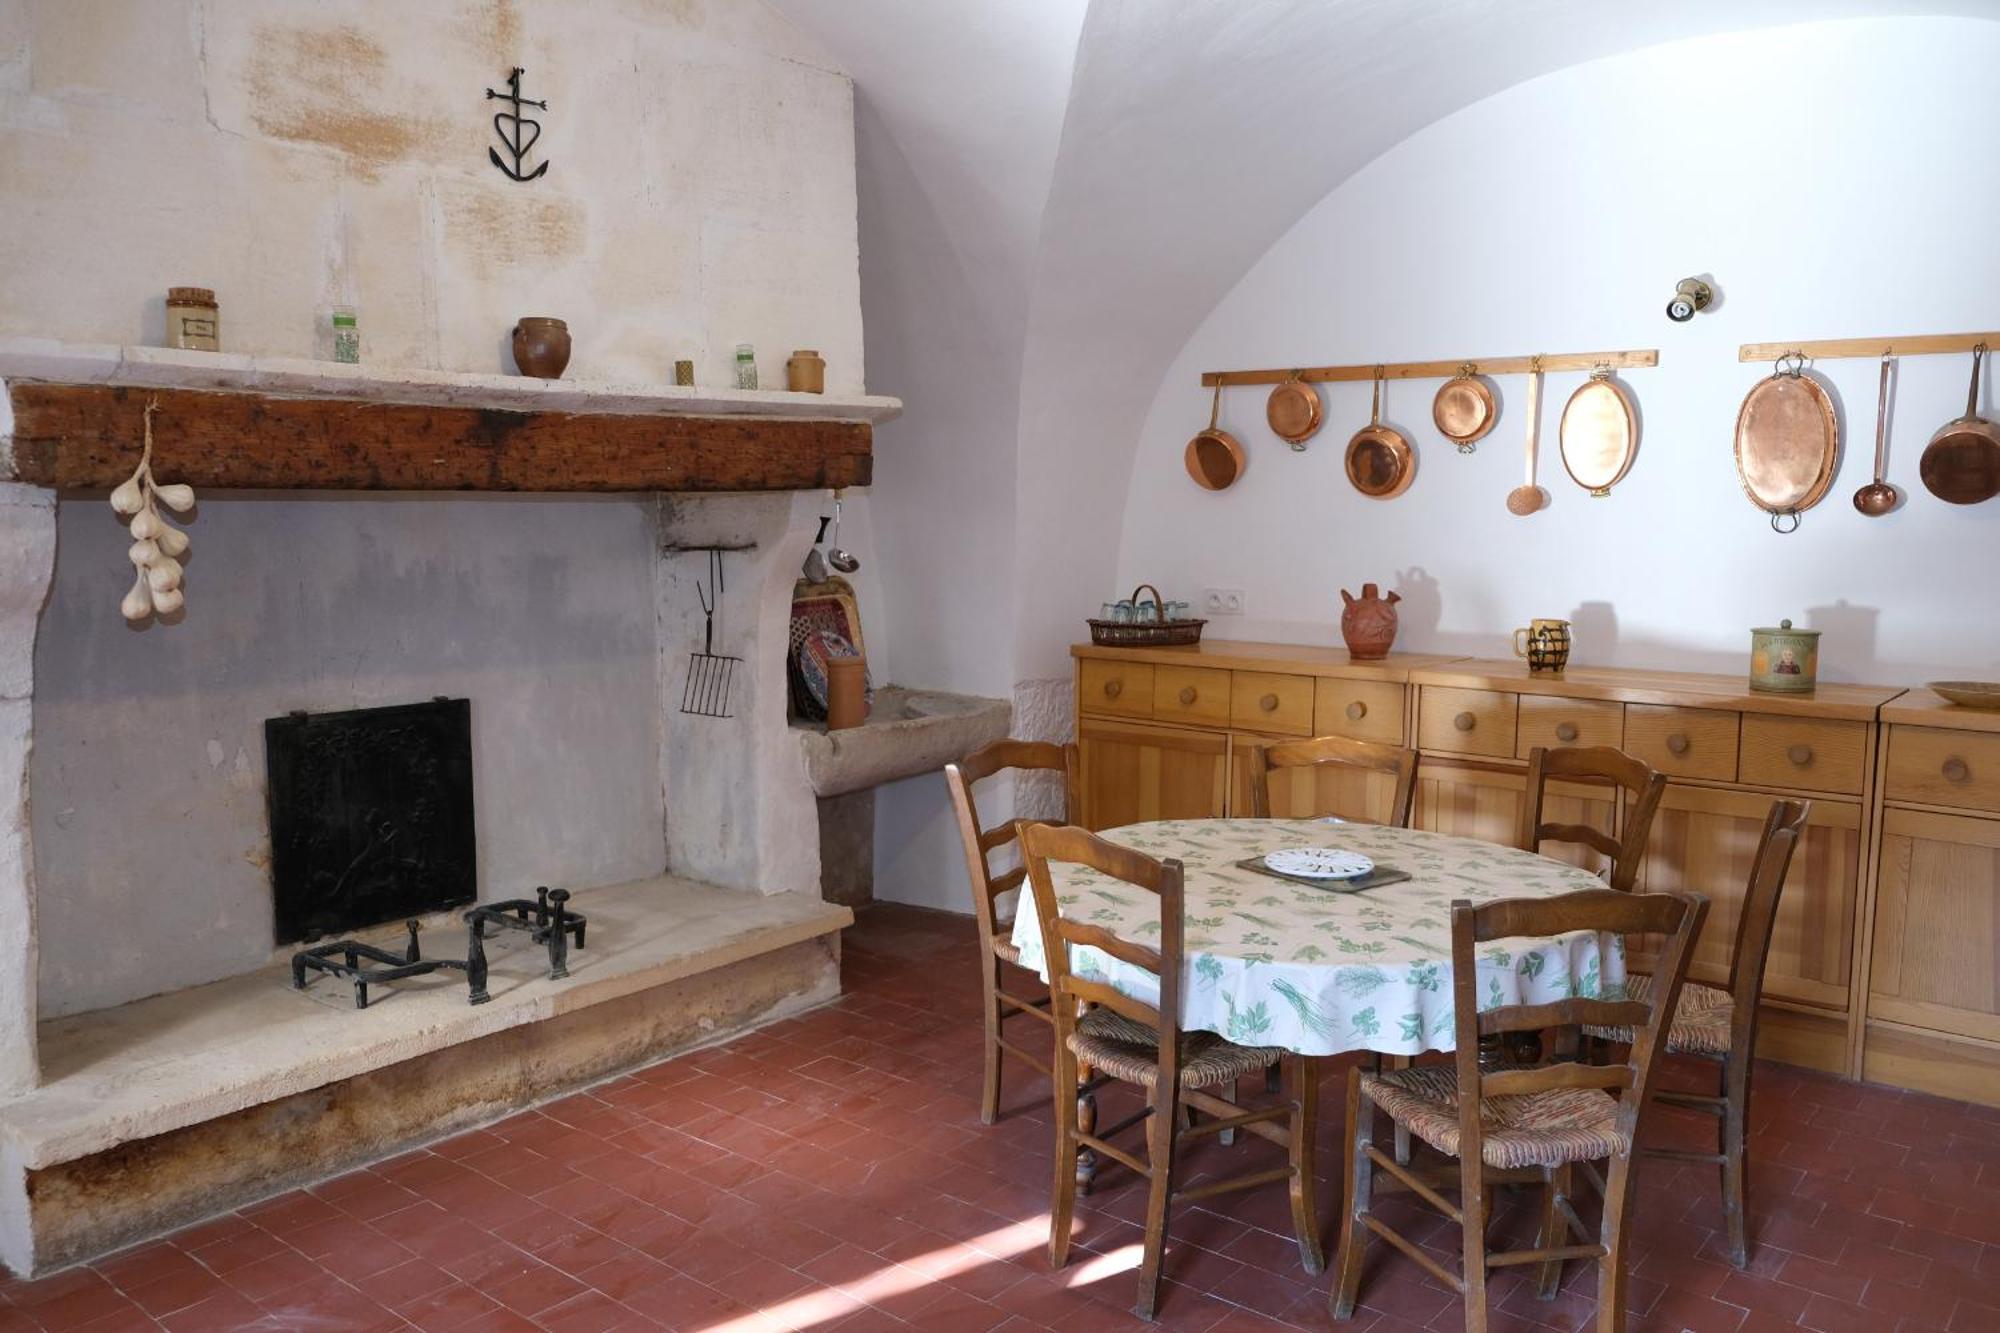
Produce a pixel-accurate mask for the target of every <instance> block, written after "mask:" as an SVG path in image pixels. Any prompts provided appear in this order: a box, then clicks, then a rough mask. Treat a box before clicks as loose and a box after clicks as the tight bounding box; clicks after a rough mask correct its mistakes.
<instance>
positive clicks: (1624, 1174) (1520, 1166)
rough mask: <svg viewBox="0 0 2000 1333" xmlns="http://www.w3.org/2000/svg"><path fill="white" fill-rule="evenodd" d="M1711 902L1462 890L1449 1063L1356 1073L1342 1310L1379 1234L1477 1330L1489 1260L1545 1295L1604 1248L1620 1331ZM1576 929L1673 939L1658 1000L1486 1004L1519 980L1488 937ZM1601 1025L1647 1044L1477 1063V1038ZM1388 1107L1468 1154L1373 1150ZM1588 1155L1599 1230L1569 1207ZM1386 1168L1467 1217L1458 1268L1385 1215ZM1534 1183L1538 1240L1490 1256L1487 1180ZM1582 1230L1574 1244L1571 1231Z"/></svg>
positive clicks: (1448, 1212) (1601, 1294)
mask: <svg viewBox="0 0 2000 1333" xmlns="http://www.w3.org/2000/svg"><path fill="white" fill-rule="evenodd" d="M1707 913H1708V900H1707V899H1705V898H1703V897H1701V896H1700V895H1698V894H1638V893H1623V892H1619V891H1616V890H1613V889H1585V890H1583V891H1582V892H1580V893H1571V894H1564V895H1562V896H1561V897H1556V898H1535V899H1526V898H1513V899H1502V900H1501V901H1499V902H1492V903H1486V904H1484V905H1483V906H1480V907H1474V906H1472V905H1471V904H1470V903H1468V902H1465V901H1462V900H1461V901H1459V902H1455V903H1453V904H1452V907H1451V956H1452V991H1453V1003H1454V1005H1455V1006H1456V1010H1455V1014H1454V1027H1455V1030H1456V1039H1457V1046H1456V1052H1455V1056H1454V1060H1453V1063H1452V1064H1449V1065H1418V1066H1415V1067H1414V1068H1410V1069H1404V1070H1397V1071H1393V1072H1386V1073H1381V1074H1369V1073H1364V1072H1363V1071H1362V1070H1360V1069H1354V1070H1352V1071H1350V1073H1349V1076H1348V1083H1347V1123H1348V1126H1349V1133H1350V1134H1351V1135H1352V1144H1351V1146H1350V1150H1349V1152H1348V1156H1347V1171H1346V1178H1347V1193H1346V1204H1345V1206H1346V1209H1347V1215H1346V1217H1345V1219H1344V1220H1343V1222H1342V1224H1341V1233H1340V1257H1339V1260H1338V1268H1337V1277H1336V1279H1335V1282H1334V1287H1333V1295H1332V1298H1331V1304H1332V1307H1333V1317H1334V1318H1335V1319H1349V1318H1352V1317H1353V1315H1354V1301H1355V1296H1356V1294H1357V1291H1358V1289H1359V1287H1360V1284H1361V1260H1362V1251H1363V1248H1364V1246H1365V1244H1366V1242H1367V1239H1368V1236H1369V1235H1370V1234H1371V1233H1372V1234H1374V1235H1377V1236H1380V1237H1382V1238H1383V1239H1384V1240H1387V1241H1388V1242H1389V1243H1390V1244H1392V1245H1394V1246H1395V1247H1396V1248H1397V1249H1399V1250H1401V1251H1402V1252H1403V1253H1404V1254H1406V1255H1408V1256H1409V1257H1410V1258H1412V1259H1414V1260H1415V1261H1416V1262H1417V1263H1419V1264H1420V1265H1422V1266H1423V1267H1424V1268H1425V1269H1426V1270H1427V1271H1428V1272H1430V1273H1431V1275H1432V1276H1434V1277H1436V1278H1437V1279H1438V1280H1439V1281H1441V1282H1443V1283H1445V1284H1446V1285H1447V1286H1449V1287H1451V1288H1452V1289H1453V1290H1455V1291H1457V1292H1459V1293H1460V1294H1462V1295H1463V1296H1464V1297H1465V1327H1466V1329H1467V1333H1486V1328H1487V1310H1486V1279H1487V1274H1488V1271H1489V1270H1491V1269H1494V1268H1499V1267H1505V1266H1509V1265H1516V1264H1535V1265H1538V1266H1539V1268H1540V1273H1539V1277H1540V1288H1541V1294H1542V1296H1543V1298H1544V1299H1548V1298H1552V1297H1553V1296H1554V1295H1555V1294H1556V1291H1557V1289H1558V1287H1559V1286H1560V1282H1561V1277H1562V1263H1563V1261H1564V1260H1566V1259H1585V1258H1588V1259H1596V1260H1597V1261H1598V1280H1597V1324H1596V1327H1597V1329H1598V1330H1599V1333H1622V1331H1623V1329H1624V1327H1625V1248H1624V1247H1625V1236H1626V1227H1627V1222H1628V1220H1629V1215H1630V1211H1631V1198H1632V1196H1631V1184H1632V1179H1631V1177H1632V1152H1633V1145H1634V1143H1635V1142H1636V1141H1637V1138H1638V1135H1639V1130H1640V1120H1641V1118H1642V1113H1643V1112H1644V1110H1645V1107H1646V1102H1647V1097H1648V1095H1649V1094H1650V1093H1651V1083H1652V1075H1653V1068H1654V1065H1655V1064H1656V1063H1657V1060H1658V1056H1659V1052H1660V1046H1661V1041H1660V1039H1661V1037H1662V1036H1663V1035H1664V1029H1665V1027H1666V1023H1667V1015H1668V1014H1670V1013H1671V1012H1672V1010H1673V1006H1674V1001H1675V999H1676V998H1678V995H1679V992H1680V988H1681V980H1682V978H1683V977H1684V976H1685V975H1686V973H1687V965H1688V959H1689V956H1690V953H1691V952H1692V946H1693V943H1694V938H1695V934H1696V932H1698V931H1699V930H1700V928H1701V922H1702V918H1703V917H1704V916H1706V915H1707ZM1573 930H1596V931H1601V932H1604V933H1607V934H1610V933H1616V934H1642V933H1643V934H1653V933H1657V934H1661V935H1664V936H1666V937H1668V938H1667V946H1666V948H1665V951H1664V952H1663V954H1662V956H1661V961H1662V964H1663V966H1662V968H1661V971H1660V974H1659V976H1660V982H1659V984H1658V985H1656V987H1655V988H1654V990H1653V992H1652V994H1651V996H1650V998H1649V999H1648V1000H1647V1001H1644V1002H1640V1001H1636V1000H1629V999H1619V1000H1604V999H1588V998H1574V999H1566V1000H1557V1001H1554V1002H1552V1003H1548V1004H1534V1005H1523V1004H1516V1005H1507V1006H1503V1007H1500V1008H1495V1009H1489V1010H1487V1011H1486V1012H1484V1013H1481V1012H1479V995H1480V991H1481V989H1482V988H1483V987H1485V986H1488V985H1495V984H1500V979H1501V975H1502V973H1503V972H1504V973H1505V974H1506V975H1508V976H1510V977H1511V975H1512V972H1511V969H1500V970H1498V971H1496V970H1493V968H1492V967H1491V966H1489V970H1488V971H1487V972H1486V973H1485V974H1484V975H1481V973H1480V972H1479V971H1478V957H1479V955H1478V946H1480V945H1481V944H1484V943H1486V942H1488V941H1492V940H1504V939H1511V938H1516V937H1519V936H1550V935H1560V934H1564V933H1567V932H1569V931H1573ZM1614 1015H1615V1017H1614ZM1592 1023H1594V1024H1607V1025H1623V1026H1629V1027H1631V1028H1632V1029H1633V1030H1634V1034H1635V1037H1636V1040H1634V1042H1633V1043H1632V1046H1631V1047H1630V1050H1629V1053H1628V1055H1627V1058H1626V1061H1625V1063H1623V1064H1620V1065H1612V1066H1604V1065H1588V1064H1574V1063H1569V1064H1553V1065H1544V1066H1540V1067H1532V1068H1528V1067H1520V1066H1511V1067H1502V1068H1498V1069H1493V1070H1487V1069H1483V1068H1482V1067H1481V1061H1480V1059H1479V1056H1478V1050H1479V1039H1480V1037H1481V1036H1484V1035H1487V1034H1499V1033H1508V1032H1516V1031H1525V1030H1533V1029H1539V1028H1544V1027H1548V1026H1551V1025H1554V1024H1564V1025H1568V1024H1592ZM1378 1107H1379V1108H1380V1109H1382V1110H1384V1111H1386V1112H1388V1114H1389V1116H1390V1118H1391V1119H1392V1120H1393V1121H1394V1122H1395V1123H1396V1124H1398V1125H1405V1126H1408V1128H1409V1129H1410V1132H1411V1133H1413V1134H1414V1135H1415V1136H1416V1137H1417V1138H1419V1139H1421V1140H1423V1142H1424V1143H1426V1144H1428V1145H1430V1147H1432V1148H1434V1149H1436V1150H1437V1151H1438V1152H1439V1153H1442V1154H1443V1155H1444V1156H1445V1157H1447V1158H1454V1157H1455V1158H1457V1159H1458V1160H1457V1169H1456V1171H1455V1172H1454V1171H1452V1170H1451V1169H1450V1164H1449V1163H1447V1164H1446V1165H1445V1170H1444V1171H1443V1172H1438V1171H1431V1172H1429V1173H1426V1172H1424V1171H1423V1170H1422V1169H1421V1168H1418V1167H1411V1166H1404V1165H1401V1164H1399V1163H1398V1162H1397V1161H1396V1160H1395V1159H1394V1158H1393V1157H1391V1156H1390V1155H1389V1154H1387V1153H1384V1152H1383V1151H1382V1150H1381V1149H1379V1148H1377V1147H1376V1146H1375V1143H1374V1120H1375V1110H1376V1108H1378ZM1600 1158H1604V1159H1609V1169H1608V1170H1607V1171H1605V1172H1604V1173H1603V1174H1602V1175H1600V1174H1599V1173H1598V1171H1597V1169H1596V1168H1595V1167H1594V1166H1593V1165H1592V1163H1593V1162H1595V1161H1597V1160H1598V1159H1600ZM1579 1166H1580V1167H1581V1170H1582V1172H1583V1174H1584V1175H1585V1176H1586V1177H1587V1178H1588V1179H1589V1180H1590V1181H1591V1183H1592V1184H1593V1185H1594V1186H1595V1187H1596V1188H1597V1191H1598V1193H1599V1194H1600V1195H1601V1196H1602V1198H1603V1201H1604V1213H1603V1221H1602V1224H1601V1227H1600V1230H1599V1233H1598V1235H1597V1236H1595V1237H1592V1236H1591V1234H1590V1232H1589V1230H1588V1229H1587V1228H1585V1227H1584V1225H1583V1223H1582V1221H1581V1220H1580V1219H1579V1218H1578V1217H1577V1215H1576V1210H1575V1208H1574V1207H1573V1206H1572V1205H1571V1203H1570V1187H1571V1183H1572V1178H1573V1173H1574V1172H1575V1171H1576V1170H1577V1169H1578V1167H1579ZM1377 1168H1380V1169H1381V1170H1382V1171H1384V1172H1387V1173H1388V1175H1389V1176H1390V1177H1392V1179H1393V1181H1394V1182H1395V1183H1396V1184H1398V1185H1401V1186H1403V1187H1404V1188H1407V1189H1409V1190H1412V1191H1414V1192H1415V1193H1416V1195H1417V1196H1418V1197H1419V1198H1421V1199H1422V1200H1423V1201H1424V1202H1426V1203H1427V1204H1429V1205H1430V1206H1431V1207H1433V1208H1436V1209H1437V1210H1438V1211H1439V1212H1441V1213H1443V1214H1444V1215H1445V1216H1446V1217H1448V1218H1449V1219H1451V1220H1452V1221H1453V1222H1456V1223H1457V1224H1458V1225H1459V1228H1460V1230H1461V1232H1462V1233H1463V1234H1462V1237H1461V1242H1462V1244H1461V1248H1462V1251H1463V1255H1464V1262H1463V1268H1462V1272H1461V1273H1458V1274H1454V1273H1452V1272H1450V1271H1449V1270H1447V1269H1446V1268H1445V1267H1444V1266H1443V1265H1442V1264H1440V1263H1438V1262H1437V1261H1436V1260H1435V1259H1433V1258H1431V1256H1430V1255H1429V1253H1427V1252H1426V1251H1425V1250H1423V1249H1422V1248H1420V1247H1419V1246H1418V1245H1417V1244H1416V1242H1414V1241H1412V1240H1410V1239H1408V1238H1407V1237H1405V1236H1403V1235H1401V1234H1400V1233H1398V1232H1396V1231H1395V1230H1393V1229H1392V1228H1391V1227H1390V1226H1389V1225H1388V1224H1387V1223H1386V1222H1384V1221H1383V1220H1382V1219H1381V1218H1379V1217H1377V1216H1376V1215H1375V1214H1374V1212H1373V1211H1372V1206H1373V1202H1374V1191H1375V1171H1376V1169H1377ZM1427 1175H1428V1178H1426V1176H1427ZM1453 1175H1455V1176H1456V1178H1457V1180H1456V1183H1457V1187H1458V1191H1459V1202H1458V1205H1457V1206H1456V1207H1454V1206H1452V1204H1451V1203H1450V1202H1449V1201H1447V1200H1446V1199H1445V1197H1444V1196H1443V1195H1442V1194H1440V1193H1439V1192H1438V1189H1437V1187H1438V1186H1442V1187H1443V1188H1445V1189H1450V1188H1451V1187H1452V1180H1451V1177H1452V1176H1453ZM1537 1180H1539V1182H1540V1183H1541V1185H1542V1190H1543V1205H1542V1224H1541V1230H1540V1235H1539V1237H1538V1238H1537V1241H1536V1244H1535V1248H1533V1249H1529V1250H1514V1251H1508V1252H1502V1253H1492V1252H1489V1251H1488V1250H1487V1248H1486V1228H1487V1222H1488V1220H1489V1218H1488V1209H1487V1196H1488V1190H1489V1188H1490V1187H1491V1186H1493V1185H1496V1184H1507V1183H1521V1182H1534V1181H1537ZM1572 1237H1573V1238H1574V1240H1575V1241H1576V1242H1577V1243H1574V1244H1565V1243H1562V1242H1564V1241H1567V1240H1570V1239H1571V1238H1572Z"/></svg>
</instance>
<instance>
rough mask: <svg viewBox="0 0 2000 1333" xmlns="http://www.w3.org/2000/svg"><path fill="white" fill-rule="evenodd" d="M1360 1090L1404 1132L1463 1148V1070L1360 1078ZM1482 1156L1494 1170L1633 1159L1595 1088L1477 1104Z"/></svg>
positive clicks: (1418, 1069)
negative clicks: (1460, 1091)
mask: <svg viewBox="0 0 2000 1333" xmlns="http://www.w3.org/2000/svg"><path fill="white" fill-rule="evenodd" d="M1361 1091H1362V1093H1363V1094H1364V1095H1365V1096H1366V1097H1367V1098H1368V1100H1369V1101H1371V1102H1374V1103H1375V1105H1377V1106H1379V1107H1381V1108H1382V1110H1383V1112H1384V1113H1385V1114H1387V1115H1388V1117H1389V1118H1390V1119H1391V1120H1393V1121H1395V1122H1396V1123H1397V1124H1399V1125H1407V1126H1408V1127H1409V1130H1410V1132H1411V1133H1412V1134H1414V1135H1416V1136H1417V1137H1418V1138H1420V1139H1422V1140H1423V1141H1424V1142H1425V1143H1428V1144H1430V1145H1431V1147H1433V1148H1435V1149H1437V1150H1438V1151H1439V1152H1441V1153H1443V1154H1444V1155H1445V1156H1447V1157H1456V1156H1458V1145H1459V1143H1460V1141H1461V1140H1460V1130H1459V1105H1458V1070H1456V1069H1455V1068H1453V1067H1452V1066H1450V1065H1415V1066H1412V1067H1411V1068H1408V1069H1398V1070H1392V1071H1390V1072H1387V1073H1382V1074H1366V1073H1364V1074H1363V1075H1362V1076H1361ZM1479 1124H1480V1132H1479V1155H1480V1159H1481V1160H1482V1161H1484V1162H1485V1163H1486V1164H1487V1165H1488V1166H1491V1167H1495V1168H1497V1169H1499V1170H1502V1171H1512V1170H1516V1169H1518V1168H1520V1167H1524V1166H1561V1165H1563V1164H1564V1163H1565V1162H1585V1161H1594V1160H1595V1159H1597V1158H1600V1157H1611V1156H1613V1155H1615V1154H1618V1153H1624V1152H1630V1151H1631V1150H1632V1141H1631V1140H1630V1139H1629V1138H1628V1137H1627V1136H1626V1135H1625V1134H1624V1132H1623V1131H1621V1130H1620V1129H1619V1128H1618V1103H1617V1102H1616V1101H1614V1100H1613V1099H1612V1098H1610V1097H1607V1096H1605V1095H1604V1093H1603V1092H1601V1091H1599V1090H1598V1089H1596V1088H1548V1089H1545V1090H1544V1091H1541V1092H1529V1093H1522V1094H1520V1095H1518V1096H1512V1097H1508V1096H1495V1097H1484V1098H1481V1099H1480V1103H1479Z"/></svg>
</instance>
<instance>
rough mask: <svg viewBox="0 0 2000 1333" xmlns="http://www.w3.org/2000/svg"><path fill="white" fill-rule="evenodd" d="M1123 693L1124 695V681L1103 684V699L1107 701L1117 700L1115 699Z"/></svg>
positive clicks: (1109, 681) (1111, 681)
mask: <svg viewBox="0 0 2000 1333" xmlns="http://www.w3.org/2000/svg"><path fill="white" fill-rule="evenodd" d="M1123 693H1125V682H1124V681H1122V680H1107V681H1105V682H1104V697H1105V698H1107V699H1116V698H1117V697H1118V696H1119V695H1121V694H1123Z"/></svg>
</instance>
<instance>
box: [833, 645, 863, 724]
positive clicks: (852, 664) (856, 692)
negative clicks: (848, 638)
mask: <svg viewBox="0 0 2000 1333" xmlns="http://www.w3.org/2000/svg"><path fill="white" fill-rule="evenodd" d="M867 720H868V659H867V658H865V657H862V656H859V655H858V654H857V655H856V656H854V657H829V658H827V659H826V729H827V730H828V731H845V730H847V729H848V728H849V727H858V726H860V725H861V724H862V723H863V722H865V721H867Z"/></svg>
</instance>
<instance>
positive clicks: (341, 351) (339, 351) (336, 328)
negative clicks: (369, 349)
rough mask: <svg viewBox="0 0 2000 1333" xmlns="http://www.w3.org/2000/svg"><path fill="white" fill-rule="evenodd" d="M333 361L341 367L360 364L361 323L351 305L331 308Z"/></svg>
mask: <svg viewBox="0 0 2000 1333" xmlns="http://www.w3.org/2000/svg"><path fill="white" fill-rule="evenodd" d="M333 359H334V360H336V361H338V362H340V363H342V364H343V365H349V366H358V365H360V364H361V323H360V317H359V316H357V315H356V314H355V313H354V307H353V306H351V305H337V306H335V307H334V308H333Z"/></svg>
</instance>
